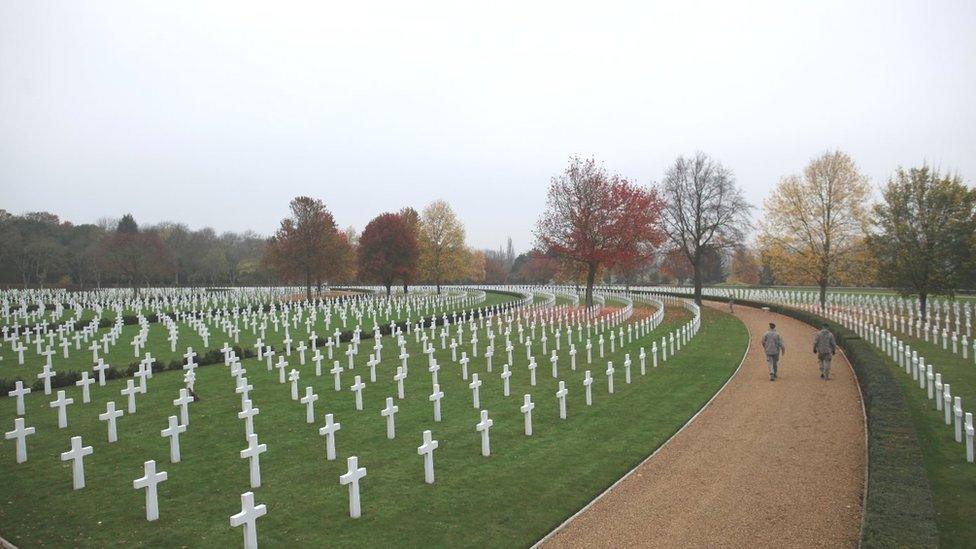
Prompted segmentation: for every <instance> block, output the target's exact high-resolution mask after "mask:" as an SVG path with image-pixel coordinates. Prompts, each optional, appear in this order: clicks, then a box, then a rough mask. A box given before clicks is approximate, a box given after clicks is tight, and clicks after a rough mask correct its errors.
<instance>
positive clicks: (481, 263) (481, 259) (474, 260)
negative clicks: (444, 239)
mask: <svg viewBox="0 0 976 549" xmlns="http://www.w3.org/2000/svg"><path fill="white" fill-rule="evenodd" d="M467 256H468V261H467V267H468V273H467V276H466V277H465V278H467V279H468V281H469V282H472V283H474V284H479V283H482V282H484V281H485V277H486V276H487V273H486V271H487V268H488V267H487V264H486V259H485V252H483V251H481V250H468V251H467Z"/></svg>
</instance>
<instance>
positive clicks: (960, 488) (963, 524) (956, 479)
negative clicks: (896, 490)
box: [887, 332, 976, 547]
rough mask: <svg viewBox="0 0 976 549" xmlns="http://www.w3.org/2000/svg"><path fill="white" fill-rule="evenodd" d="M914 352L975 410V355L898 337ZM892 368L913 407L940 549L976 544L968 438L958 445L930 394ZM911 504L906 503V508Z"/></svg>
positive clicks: (975, 480)
mask: <svg viewBox="0 0 976 549" xmlns="http://www.w3.org/2000/svg"><path fill="white" fill-rule="evenodd" d="M898 336H899V337H900V338H902V339H903V340H904V341H905V342H906V343H908V344H910V345H911V346H912V349H915V350H917V351H918V354H919V356H920V357H925V362H926V364H929V363H931V364H933V365H934V366H935V371H936V372H939V373H941V374H942V377H943V380H944V381H947V382H948V383H949V384H950V385H951V387H952V394H953V396H959V397H961V398H962V404H963V410H964V411H973V404H976V364H974V362H973V355H972V351H971V350H970V353H969V358H967V359H965V360H964V359H963V358H962V355H961V354H960V355H953V354H952V347H951V345H952V344H951V342H950V344H949V345H950V347H949V350H946V351H943V350H942V347H941V344H940V345H935V344H933V343H927V342H926V341H925V340H924V339H918V338H915V337H909V336H908V335H907V334H905V333H901V332H899V333H898ZM887 362H888V364H889V365H890V367H891V368H894V369H895V370H897V371H896V372H895V378H896V379H898V382H899V384H900V385H901V388H902V394H903V395H904V396H905V401H906V403H908V404H909V407H910V412H911V415H912V420H913V422H914V424H915V430H916V432H917V433H918V439H919V447H920V448H921V449H922V455H923V457H924V460H925V469H926V472H927V475H928V479H929V486H930V487H931V489H932V500H933V503H934V505H935V512H936V523H937V525H938V528H939V545H940V546H942V547H972V545H973V540H976V521H974V520H973V508H974V507H976V467H973V464H972V463H967V462H966V445H965V433H964V434H963V441H964V442H962V443H959V442H956V439H955V428H954V427H952V426H947V425H946V424H945V416H944V415H943V414H944V412H943V411H939V410H936V409H935V401H933V400H929V399H928V392H927V390H923V389H920V388H919V386H918V382H917V381H914V380H913V379H912V376H911V375H910V374H906V373H905V370H904V369H902V368H900V367H898V366H897V365H896V364H895V363H894V362H893V361H891V360H890V359H889V360H887ZM908 504H910V502H906V505H908Z"/></svg>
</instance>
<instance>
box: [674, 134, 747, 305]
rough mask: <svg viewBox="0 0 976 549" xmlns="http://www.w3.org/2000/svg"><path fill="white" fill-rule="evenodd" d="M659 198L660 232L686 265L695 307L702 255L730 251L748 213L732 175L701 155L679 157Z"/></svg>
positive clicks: (699, 290) (744, 227)
mask: <svg viewBox="0 0 976 549" xmlns="http://www.w3.org/2000/svg"><path fill="white" fill-rule="evenodd" d="M661 197H662V198H663V199H664V201H665V207H664V213H663V215H662V221H663V223H662V224H663V227H664V232H665V234H667V236H668V240H670V242H671V246H672V247H673V248H674V249H677V250H679V251H680V252H681V253H682V254H683V255H684V256H685V257H687V258H688V261H689V263H691V266H692V270H693V273H694V281H695V303H698V304H701V293H702V266H703V263H704V259H705V255H706V251H707V250H709V249H712V250H722V249H727V248H733V247H735V246H736V245H738V244H739V243H741V242H742V240H743V238H744V237H745V232H746V231H747V230H748V229H749V226H750V222H749V212H750V210H752V206H751V205H750V204H749V203H748V202H746V200H745V197H744V196H743V195H742V189H740V188H739V187H738V185H736V183H735V177H734V176H733V175H732V171H731V170H729V169H727V168H725V167H724V166H722V164H721V163H720V162H718V161H717V160H713V159H712V158H711V157H710V156H708V155H707V154H705V153H702V152H699V153H695V156H693V157H691V158H685V157H683V156H679V157H678V158H677V159H676V160H675V161H674V164H672V165H671V167H670V168H668V170H667V172H665V174H664V181H663V182H662V183H661Z"/></svg>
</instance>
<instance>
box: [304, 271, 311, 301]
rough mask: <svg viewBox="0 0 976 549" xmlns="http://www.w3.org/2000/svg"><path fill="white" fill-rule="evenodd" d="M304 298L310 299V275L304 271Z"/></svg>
mask: <svg viewBox="0 0 976 549" xmlns="http://www.w3.org/2000/svg"><path fill="white" fill-rule="evenodd" d="M305 298H306V299H308V300H309V301H312V275H311V273H308V272H306V273H305Z"/></svg>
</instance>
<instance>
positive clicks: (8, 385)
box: [0, 346, 274, 397]
mask: <svg viewBox="0 0 976 549" xmlns="http://www.w3.org/2000/svg"><path fill="white" fill-rule="evenodd" d="M272 348H274V347H272ZM233 349H234V352H235V353H237V356H238V357H240V358H242V359H245V358H254V357H256V356H257V353H255V352H254V351H252V350H250V349H244V348H241V347H240V346H234V347H233ZM223 363H224V354H223V353H221V352H220V349H208V350H206V351H204V352H203V353H202V354H201V356H199V357H198V360H197V361H196V364H197V366H210V365H211V364H223ZM183 364H184V363H183V361H181V360H171V361H169V362H166V363H164V362H162V361H156V362H155V363H153V367H152V370H153V373H154V374H155V373H159V372H165V371H167V370H182V369H183ZM92 366H94V364H92ZM138 371H139V361H135V362H130V363H129V364H128V365H127V366H125V367H124V368H123V367H116V366H110V367H109V368H108V369H106V370H105V379H106V380H113V379H118V378H126V377H132V376H134V375H135V373H136V372H138ZM93 377H95V379H97V376H93ZM79 379H81V372H79V371H76V370H64V371H60V372H57V373H56V374H54V376H53V377H51V389H60V388H62V387H74V386H75V382H76V381H78V380H79ZM17 381H22V382H23V383H24V385H25V386H28V387H30V389H31V391H34V392H37V391H41V392H43V391H44V381H43V380H40V379H38V380H34V381H29V380H25V379H24V378H22V377H20V376H17V377H15V378H12V379H5V378H0V397H6V396H8V395H7V393H8V392H10V391H13V390H14V388H15V387H16V386H17Z"/></svg>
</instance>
